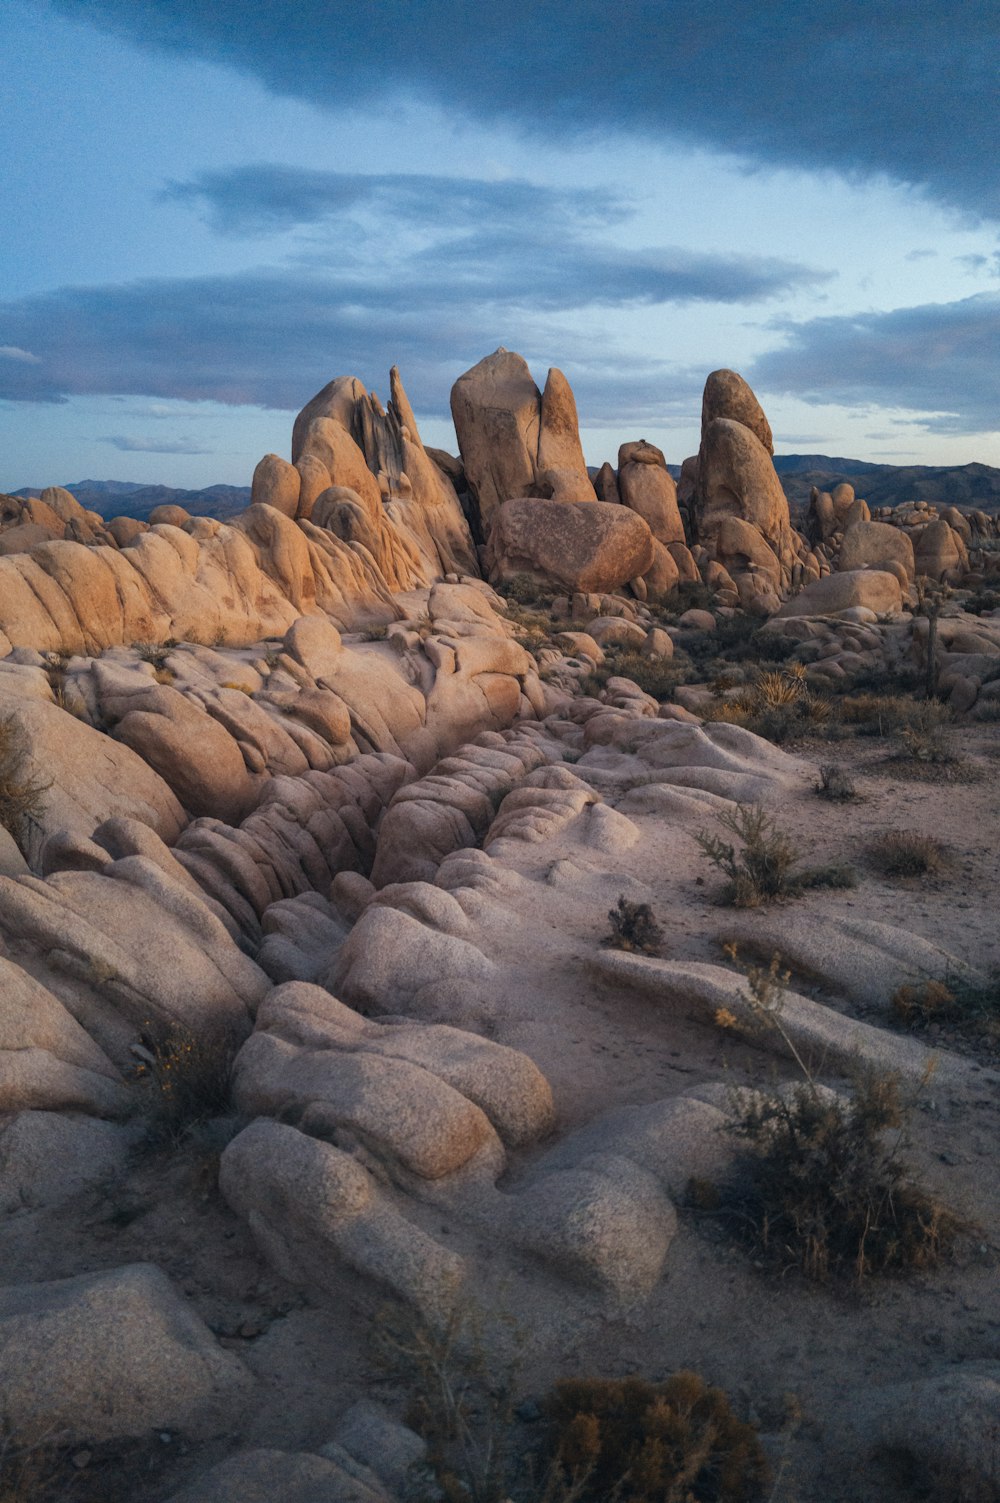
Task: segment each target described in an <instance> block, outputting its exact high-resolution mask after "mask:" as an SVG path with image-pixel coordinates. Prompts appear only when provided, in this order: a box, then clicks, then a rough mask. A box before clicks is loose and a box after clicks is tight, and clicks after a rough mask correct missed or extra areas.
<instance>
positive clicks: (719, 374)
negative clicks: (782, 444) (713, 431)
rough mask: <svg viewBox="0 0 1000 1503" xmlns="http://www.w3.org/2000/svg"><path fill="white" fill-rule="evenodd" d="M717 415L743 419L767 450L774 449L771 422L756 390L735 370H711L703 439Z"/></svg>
mask: <svg viewBox="0 0 1000 1503" xmlns="http://www.w3.org/2000/svg"><path fill="white" fill-rule="evenodd" d="M716 418H730V419H732V420H733V421H735V422H737V423H742V425H743V427H744V428H749V429H750V432H751V433H752V434H753V435H754V436H755V438H757V439H759V441H760V443H761V444H762V445H763V447H764V448H765V449H766V450H767V452H768V454H773V453H774V439H773V437H772V435H771V425H770V423H769V422H768V421H767V418H766V417H765V416H764V409H763V408H762V407H761V405H760V403H759V402H758V401H757V398H756V397H755V396H754V394H753V391H752V390H751V389H750V387H749V386H748V384H747V383H746V381H744V379H743V377H742V376H740V375H737V373H736V371H730V370H717V371H712V373H711V375H710V376H709V377H708V379H707V381H706V382H705V391H704V394H703V396H702V401H701V432H702V438H703V439H704V436H705V433H706V431H707V429H708V427H709V424H710V423H713V422H714V421H715V420H716Z"/></svg>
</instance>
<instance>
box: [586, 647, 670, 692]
mask: <svg viewBox="0 0 1000 1503" xmlns="http://www.w3.org/2000/svg"><path fill="white" fill-rule="evenodd" d="M609 670H610V671H609V673H608V675H607V677H606V678H605V683H607V679H608V678H611V677H615V678H629V679H631V680H632V682H633V684H636V685H638V687H639V688H640V689H641V690H642V691H643V693H644V694H651V695H652V696H653V698H654V699H661V700H662V699H667V698H668V697H669V696H670V695H671V694H673V692H674V690H675V689H676V687H677V685H678V684H679V683H680V682H681V681H682V680H683V678H684V669H683V668H682V667H680V666H679V665H678V664H676V663H675V662H674V660H673V658H644V657H643V656H642V655H641V654H640V653H638V652H619V653H614V654H613V655H612V656H611V658H610V661H609Z"/></svg>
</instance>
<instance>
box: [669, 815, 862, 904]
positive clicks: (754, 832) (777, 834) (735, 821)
mask: <svg viewBox="0 0 1000 1503" xmlns="http://www.w3.org/2000/svg"><path fill="white" fill-rule="evenodd" d="M718 818H719V824H720V825H722V827H723V829H724V830H728V831H729V833H730V834H732V835H734V836H735V837H736V840H737V841H738V842H739V846H737V845H736V844H734V843H733V842H732V841H728V840H725V839H723V838H722V837H721V836H719V835H715V834H713V833H712V832H711V831H708V830H702V831H701V832H700V834H698V835H696V836H695V840H696V841H697V843H698V846H699V849H700V850H701V851H702V853H703V854H704V855H705V856H707V858H708V860H709V861H710V862H711V863H712V865H713V866H715V867H717V868H718V869H719V870H720V871H721V872H722V873H723V875H724V876H725V877H726V884H725V886H724V888H723V889H722V894H721V898H722V901H723V902H724V903H731V904H732V905H733V906H734V907H735V908H756V907H758V906H759V905H760V904H761V903H772V902H775V901H776V900H778V899H782V898H794V897H799V896H800V895H801V894H802V893H803V892H805V891H806V889H807V888H811V887H854V886H856V884H857V875H856V873H855V872H854V870H853V868H852V867H850V866H846V865H839V866H836V865H835V866H823V867H799V865H798V863H799V860H800V858H801V851H800V850H799V848H798V847H797V846H796V845H794V844H793V843H792V841H791V840H790V839H789V838H788V836H787V835H786V834H785V833H784V832H783V831H782V830H780V829H779V828H778V826H777V824H776V822H775V821H774V820H773V819H772V818H771V817H770V816H769V815H768V814H767V813H766V811H765V810H764V808H763V807H762V806H761V805H760V804H737V805H736V808H735V809H733V810H726V811H724V812H723V813H721V814H720V815H719V817H718Z"/></svg>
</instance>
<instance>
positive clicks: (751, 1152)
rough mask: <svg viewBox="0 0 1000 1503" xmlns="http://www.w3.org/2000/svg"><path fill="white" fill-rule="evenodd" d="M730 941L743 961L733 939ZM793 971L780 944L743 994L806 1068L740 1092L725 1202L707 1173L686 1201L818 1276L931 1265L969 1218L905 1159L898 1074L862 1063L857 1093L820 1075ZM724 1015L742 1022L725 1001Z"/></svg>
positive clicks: (755, 1247) (753, 1021) (765, 1254)
mask: <svg viewBox="0 0 1000 1503" xmlns="http://www.w3.org/2000/svg"><path fill="white" fill-rule="evenodd" d="M727 953H728V954H729V955H730V958H731V959H733V960H734V961H735V959H736V949H735V946H728V947H727ZM788 980H789V973H788V972H787V971H783V970H782V969H781V957H780V956H779V955H774V956H772V958H771V963H770V965H769V966H768V968H767V969H766V970H763V969H761V968H760V967H751V968H750V970H749V971H748V972H747V982H748V988H749V989H748V991H746V992H743V993H741V999H742V1001H743V1002H744V1003H745V1004H746V1006H747V1009H748V1012H749V1019H750V1021H749V1025H748V1027H747V1029H746V1031H749V1032H753V1031H754V1030H761V1031H768V1030H773V1031H774V1032H776V1033H778V1034H779V1035H780V1036H781V1038H782V1039H783V1040H784V1042H785V1045H786V1046H787V1048H788V1051H789V1053H790V1055H791V1056H792V1058H793V1059H794V1060H795V1062H796V1064H797V1065H798V1067H799V1070H800V1072H801V1080H800V1082H799V1084H797V1085H796V1086H794V1087H793V1088H792V1089H791V1090H790V1091H789V1090H785V1091H781V1092H773V1093H771V1092H765V1091H759V1090H751V1091H746V1092H742V1093H739V1094H738V1095H737V1097H736V1119H735V1121H734V1123H733V1125H732V1131H733V1132H734V1133H735V1134H736V1136H737V1137H739V1138H740V1139H742V1141H743V1142H744V1143H745V1144H746V1152H745V1153H744V1155H743V1156H742V1161H741V1162H740V1163H739V1165H738V1166H737V1169H736V1172H735V1173H734V1175H733V1177H732V1179H731V1181H730V1182H728V1183H727V1184H725V1185H721V1186H718V1187H716V1188H717V1191H718V1202H717V1207H716V1205H714V1204H712V1199H711V1196H710V1194H709V1191H708V1189H707V1188H706V1185H705V1184H704V1182H702V1181H692V1182H691V1184H689V1186H688V1195H687V1200H688V1204H689V1205H691V1206H692V1207H694V1208H696V1209H706V1210H711V1211H712V1212H713V1213H714V1212H715V1211H716V1209H717V1212H718V1214H719V1215H720V1216H721V1217H722V1219H723V1221H724V1222H725V1224H726V1225H727V1226H728V1227H729V1228H730V1230H731V1231H732V1233H733V1235H734V1236H735V1237H736V1238H737V1239H738V1240H739V1241H741V1242H743V1243H744V1244H745V1245H746V1246H748V1247H749V1248H750V1250H751V1251H752V1253H753V1254H754V1256H755V1257H757V1258H759V1259H761V1260H763V1261H764V1262H767V1263H769V1264H771V1266H772V1267H776V1268H778V1269H779V1270H781V1271H785V1270H787V1269H789V1268H798V1269H799V1270H800V1271H801V1272H802V1273H803V1274H805V1276H806V1277H807V1278H810V1279H816V1280H820V1281H825V1280H827V1279H829V1278H832V1277H836V1276H843V1275H846V1274H851V1275H853V1277H854V1278H856V1279H858V1280H860V1279H862V1278H864V1277H865V1276H866V1275H868V1274H872V1273H882V1272H887V1271H890V1270H893V1269H903V1268H931V1267H934V1266H935V1265H936V1264H938V1263H939V1262H941V1261H942V1260H943V1259H944V1258H946V1257H947V1256H948V1255H949V1254H950V1253H951V1251H952V1249H953V1247H954V1246H955V1243H956V1241H957V1239H958V1236H959V1234H960V1231H961V1223H960V1222H959V1221H958V1219H957V1218H956V1217H955V1216H953V1215H952V1214H951V1212H950V1211H948V1210H947V1209H946V1208H945V1207H944V1206H942V1205H940V1204H939V1203H938V1202H937V1201H936V1200H934V1199H933V1198H932V1197H931V1196H929V1195H927V1194H926V1193H925V1192H924V1191H923V1190H922V1189H921V1188H920V1187H919V1186H918V1185H916V1184H915V1183H914V1182H913V1180H912V1179H911V1178H910V1175H909V1171H908V1170H907V1168H906V1166H905V1165H904V1164H903V1163H902V1162H901V1161H900V1158H899V1148H900V1145H901V1142H902V1137H903V1130H904V1127H905V1123H906V1118H907V1108H906V1106H905V1105H904V1103H903V1101H902V1098H901V1095H900V1090H899V1082H898V1080H897V1079H896V1077H895V1076H894V1075H891V1074H889V1073H887V1072H882V1073H875V1072H868V1073H866V1074H862V1075H860V1076H859V1078H858V1079H857V1081H856V1082H855V1085H854V1089H853V1091H852V1093H851V1095H850V1096H849V1097H845V1096H842V1095H840V1094H838V1093H837V1092H835V1091H831V1090H829V1089H826V1088H824V1087H823V1086H821V1085H819V1084H817V1081H816V1079H815V1076H814V1073H813V1070H812V1069H811V1067H810V1064H809V1062H808V1061H807V1060H805V1059H803V1057H802V1055H801V1053H800V1052H799V1050H798V1048H797V1047H796V1045H795V1042H794V1040H793V1038H792V1036H791V1034H790V1032H789V1030H788V1029H787V1028H786V1026H785V1023H784V1021H783V1019H782V1011H783V1007H784V1000H785V987H786V985H787V982H788ZM716 1022H717V1023H718V1024H719V1026H720V1027H723V1028H734V1027H739V1026H740V1025H739V1024H738V1022H737V1019H736V1018H735V1016H734V1015H733V1014H732V1013H730V1012H728V1011H727V1010H725V1009H723V1010H721V1011H720V1012H719V1013H717V1015H716ZM932 1069H933V1066H931V1068H930V1069H929V1070H928V1077H929V1075H930V1073H931V1072H932ZM889 1133H893V1134H894V1136H893V1137H892V1138H890V1139H887V1134H889Z"/></svg>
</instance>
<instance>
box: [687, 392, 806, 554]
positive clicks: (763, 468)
mask: <svg viewBox="0 0 1000 1503" xmlns="http://www.w3.org/2000/svg"><path fill="white" fill-rule="evenodd" d="M727 517H737V518H739V519H740V520H742V521H744V522H749V523H750V525H751V526H752V527H755V528H756V529H757V531H758V532H759V533H760V534H761V536H762V537H763V538H764V540H765V542H766V543H767V544H768V546H769V547H770V548H771V550H772V552H773V553H774V554H775V555H776V556H777V557H778V558H779V559H781V560H784V559H785V557H786V555H788V553H789V550H790V545H791V523H790V519H789V513H788V501H787V499H786V497H785V493H784V491H783V490H782V488H781V482H780V480H779V479H778V476H777V474H776V472H775V469H774V465H773V464H772V463H771V456H770V454H769V452H768V450H767V449H766V448H765V446H764V445H763V444H762V443H761V441H760V439H759V438H758V437H757V436H756V435H755V434H754V433H753V432H752V431H751V430H750V429H749V428H746V427H744V426H743V424H742V423H738V422H735V421H734V420H733V419H731V418H715V419H714V420H712V421H711V422H709V423H708V425H707V427H706V428H705V431H704V436H703V438H702V446H701V454H700V459H699V494H698V500H697V503H696V506H695V528H696V532H697V536H698V538H699V540H700V541H701V542H703V543H704V544H705V545H706V547H708V548H709V549H711V550H713V551H714V548H715V544H716V540H717V537H718V533H719V528H720V527H721V526H722V523H723V522H724V521H725V519H726V518H727Z"/></svg>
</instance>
